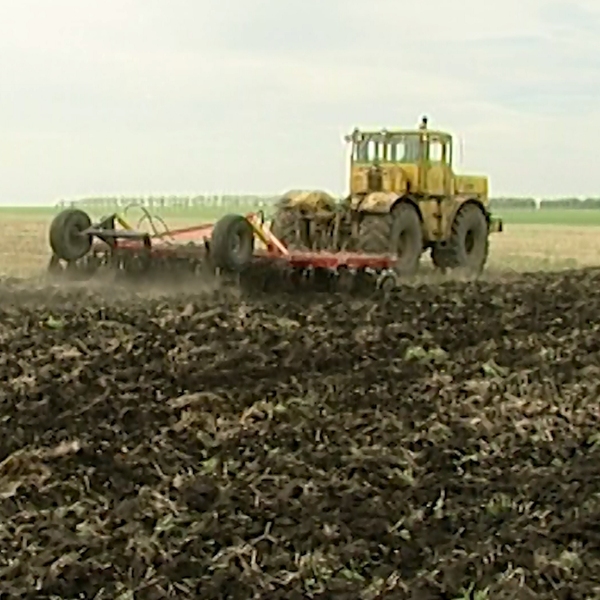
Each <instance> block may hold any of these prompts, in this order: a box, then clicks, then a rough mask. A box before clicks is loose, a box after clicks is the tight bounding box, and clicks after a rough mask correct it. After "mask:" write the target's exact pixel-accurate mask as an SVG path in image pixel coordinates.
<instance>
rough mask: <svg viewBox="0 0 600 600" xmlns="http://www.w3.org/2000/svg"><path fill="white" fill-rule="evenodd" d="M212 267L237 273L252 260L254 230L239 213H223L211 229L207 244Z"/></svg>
mask: <svg viewBox="0 0 600 600" xmlns="http://www.w3.org/2000/svg"><path fill="white" fill-rule="evenodd" d="M209 253H210V261H211V263H212V265H213V267H215V268H217V269H219V270H221V271H225V272H227V273H239V272H241V271H243V270H244V268H245V267H246V266H248V264H249V263H250V261H251V260H252V256H253V254H254V230H253V229H252V225H251V224H250V223H249V222H248V219H246V218H245V217H243V216H241V215H225V216H224V217H222V218H221V219H219V220H218V221H217V222H216V224H215V226H214V229H213V232H212V235H211V239H210V245H209Z"/></svg>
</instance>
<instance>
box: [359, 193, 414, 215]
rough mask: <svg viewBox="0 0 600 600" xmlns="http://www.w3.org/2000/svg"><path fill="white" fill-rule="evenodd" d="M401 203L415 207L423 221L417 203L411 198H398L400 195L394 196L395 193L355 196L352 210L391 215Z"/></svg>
mask: <svg viewBox="0 0 600 600" xmlns="http://www.w3.org/2000/svg"><path fill="white" fill-rule="evenodd" d="M400 203H406V204H411V205H412V206H414V207H415V209H416V211H417V214H418V215H419V219H420V220H421V221H423V215H422V214H421V210H420V209H419V206H418V204H417V203H416V202H414V201H413V200H411V199H410V198H407V197H402V196H398V194H394V193H393V192H371V193H370V194H367V195H364V196H353V197H352V199H351V207H352V210H355V211H356V212H368V213H378V214H386V213H390V212H391V211H392V210H393V208H394V207H395V206H396V205H398V204H400Z"/></svg>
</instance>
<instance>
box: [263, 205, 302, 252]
mask: <svg viewBox="0 0 600 600" xmlns="http://www.w3.org/2000/svg"><path fill="white" fill-rule="evenodd" d="M301 224H302V216H301V215H300V213H299V212H298V211H297V210H294V209H293V208H280V209H278V210H277V212H276V213H275V215H274V216H273V220H272V221H271V232H272V233H273V235H274V236H275V237H276V238H277V239H278V240H280V241H281V242H283V243H284V244H285V246H286V247H287V248H290V249H292V248H293V249H297V250H300V249H304V248H306V244H304V243H303V242H302V240H301V237H300V226H301Z"/></svg>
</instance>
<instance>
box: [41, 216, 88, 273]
mask: <svg viewBox="0 0 600 600" xmlns="http://www.w3.org/2000/svg"><path fill="white" fill-rule="evenodd" d="M91 226H92V221H91V220H90V217H89V216H88V214H87V213H86V212H84V211H82V210H79V209H78V208H67V209H65V210H63V211H62V212H60V213H59V214H58V215H56V217H54V219H53V221H52V224H51V225H50V247H51V248H52V252H53V253H54V255H55V256H56V257H57V258H59V259H61V260H65V261H67V262H74V261H76V260H79V259H80V258H83V257H84V256H85V255H86V254H87V253H88V252H89V251H90V249H91V248H92V236H91V235H81V232H82V231H84V230H86V229H88V228H89V227H91Z"/></svg>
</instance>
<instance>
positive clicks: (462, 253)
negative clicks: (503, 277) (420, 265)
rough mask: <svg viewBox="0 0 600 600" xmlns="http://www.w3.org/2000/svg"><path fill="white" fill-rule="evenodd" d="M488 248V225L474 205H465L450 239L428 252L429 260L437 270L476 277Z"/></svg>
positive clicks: (483, 264) (481, 267) (459, 213)
mask: <svg viewBox="0 0 600 600" xmlns="http://www.w3.org/2000/svg"><path fill="white" fill-rule="evenodd" d="M489 244H490V238H489V225H488V222H487V219H486V218H485V215H484V213H483V211H482V210H481V208H480V207H479V206H477V205H476V204H466V205H465V206H463V207H462V208H461V209H460V210H459V211H458V214H457V215H456V217H455V218H454V222H453V223H452V232H451V235H450V239H449V240H448V242H446V244H444V245H437V246H434V247H433V248H432V250H431V259H432V260H433V264H434V265H435V266H436V267H438V268H439V269H442V270H447V269H461V270H464V271H466V273H467V274H472V275H479V274H480V273H481V272H482V271H483V269H484V268H485V264H486V262H487V259H488V255H489Z"/></svg>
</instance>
